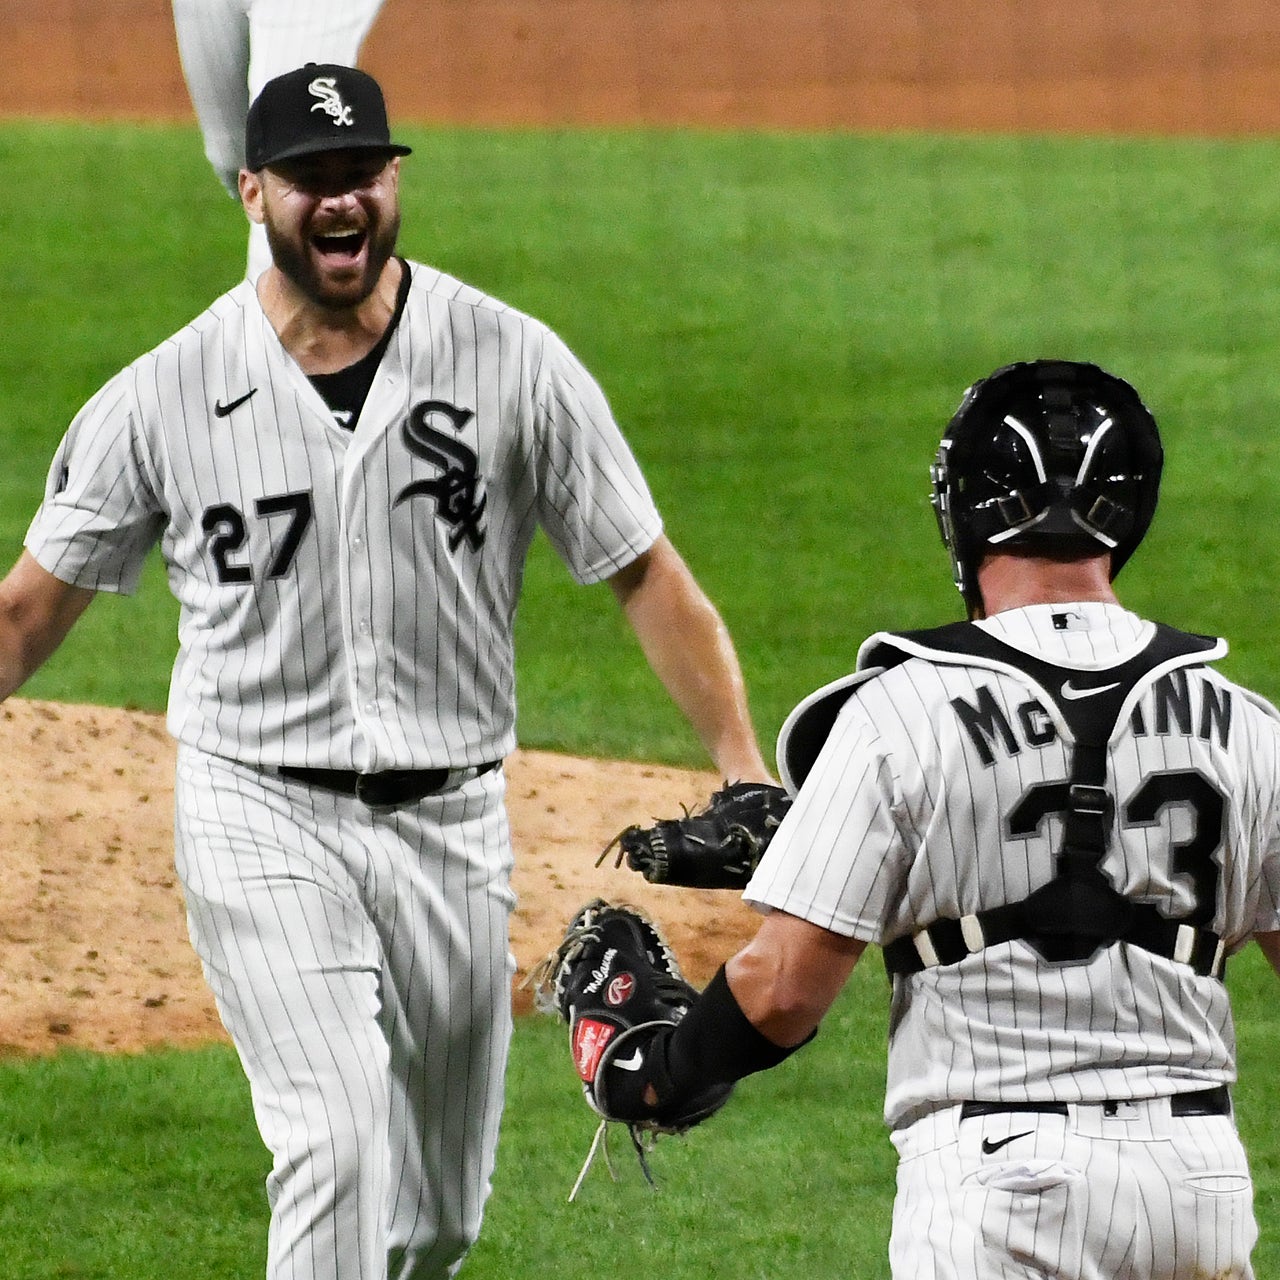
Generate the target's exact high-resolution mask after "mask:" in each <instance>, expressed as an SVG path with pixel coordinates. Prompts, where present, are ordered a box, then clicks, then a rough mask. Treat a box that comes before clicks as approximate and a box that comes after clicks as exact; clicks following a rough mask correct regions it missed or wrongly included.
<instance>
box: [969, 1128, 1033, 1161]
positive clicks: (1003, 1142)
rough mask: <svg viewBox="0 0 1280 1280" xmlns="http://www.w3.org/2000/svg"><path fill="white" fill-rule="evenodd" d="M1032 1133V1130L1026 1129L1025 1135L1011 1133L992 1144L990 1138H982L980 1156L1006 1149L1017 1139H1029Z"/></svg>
mask: <svg viewBox="0 0 1280 1280" xmlns="http://www.w3.org/2000/svg"><path fill="white" fill-rule="evenodd" d="M1034 1132H1035V1130H1034V1129H1028V1130H1027V1131H1026V1132H1025V1133H1011V1134H1010V1135H1009V1136H1008V1137H1007V1138H997V1139H996V1141H995V1142H992V1141H991V1139H990V1138H983V1140H982V1154H983V1155H984V1156H989V1155H990V1154H991V1153H992V1152H993V1151H999V1150H1000V1148H1001V1147H1007V1146H1008V1145H1009V1143H1011V1142H1017V1140H1018V1139H1019V1138H1029V1137H1030V1136H1031V1135H1032V1133H1034Z"/></svg>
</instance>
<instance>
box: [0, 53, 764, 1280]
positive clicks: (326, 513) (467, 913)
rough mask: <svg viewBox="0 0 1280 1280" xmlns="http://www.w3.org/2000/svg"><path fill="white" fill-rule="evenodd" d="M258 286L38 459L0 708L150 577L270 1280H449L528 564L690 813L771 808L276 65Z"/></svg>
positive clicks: (192, 909)
mask: <svg viewBox="0 0 1280 1280" xmlns="http://www.w3.org/2000/svg"><path fill="white" fill-rule="evenodd" d="M245 153H246V157H247V160H246V167H245V168H244V169H242V170H241V172H240V174H239V187H240V192H241V196H242V199H243V201H244V205H245V208H246V210H247V212H248V214H249V217H250V218H252V219H253V220H254V221H255V222H257V223H261V224H262V225H263V226H264V227H265V229H266V233H267V237H268V239H269V241H270V243H271V247H272V254H273V259H274V262H273V265H272V266H271V267H269V268H268V269H267V270H266V271H265V272H264V273H263V274H262V275H261V276H260V277H259V279H258V280H257V282H256V284H255V283H252V282H248V281H244V282H241V283H240V284H239V285H238V286H237V287H236V288H234V289H233V290H231V292H229V293H227V294H225V295H223V296H222V297H220V298H218V299H217V300H216V301H215V302H214V303H213V305H212V306H211V307H210V308H209V309H208V310H207V311H205V312H204V313H203V314H202V315H200V316H198V317H197V318H196V319H195V320H193V321H192V322H191V323H190V324H189V325H187V326H186V327H185V328H183V329H182V330H181V331H179V332H178V333H176V334H174V335H173V337H171V338H170V339H168V340H167V341H165V342H163V343H161V344H160V345H159V346H158V347H156V348H155V350H153V351H151V352H149V353H147V354H146V355H144V356H142V357H140V358H139V359H138V360H136V361H135V362H134V363H133V364H131V365H130V366H129V367H128V368H126V369H125V370H123V371H122V372H121V373H119V374H118V375H117V376H116V377H114V378H112V379H111V380H110V381H109V382H108V383H107V384H106V386H105V387H103V388H102V390H101V391H100V392H99V393H98V394H97V395H95V396H94V397H93V398H92V399H91V400H90V401H89V403H88V404H87V405H86V406H85V407H84V409H83V410H82V411H81V412H80V414H79V415H78V416H77V417H76V419H75V421H74V422H73V423H72V424H71V427H70V429H69V430H68V432H67V434H66V436H65V438H64V439H63V441H62V444H61V446H60V447H59V449H58V451H57V455H56V457H55V458H54V460H53V465H52V468H51V470H50V474H49V481H48V486H47V489H46V493H45V499H44V502H43V504H42V505H41V507H40V509H39V511H38V512H37V513H36V516H35V518H34V520H33V522H32V524H31V527H30V530H29V532H28V534H27V539H26V550H25V552H24V553H23V555H22V557H21V559H20V560H19V562H18V564H17V565H16V567H15V568H14V569H13V570H12V572H11V573H10V574H9V576H8V577H7V578H6V579H5V581H4V582H3V583H2V584H0V696H7V695H8V694H9V693H11V692H12V691H13V690H14V689H16V688H17V687H18V686H19V685H20V684H21V683H22V681H23V680H24V679H25V678H26V676H27V675H28V674H30V672H31V671H32V670H34V669H35V667H36V666H37V665H38V664H39V663H40V662H41V661H42V660H43V659H44V658H46V657H47V656H48V655H49V653H50V652H52V650H53V649H54V648H55V646H56V645H57V643H58V641H59V640H60V639H61V638H62V637H63V635H65V633H66V631H67V630H68V628H69V627H70V626H71V625H72V624H73V623H74V621H75V620H76V618H77V617H78V616H79V615H80V613H81V612H82V611H83V609H84V608H85V606H86V605H87V604H88V602H89V601H90V599H91V598H92V597H93V594H94V593H95V592H98V591H124V592H128V591H131V590H133V588H134V586H135V584H136V583H137V581H138V576H139V572H140V570H141V566H142V562H143V558H144V556H145V555H146V554H147V552H148V550H149V549H150V548H151V547H152V546H153V545H155V544H157V543H158V544H159V547H160V550H161V552H162V554H163V556H164V559H165V562H166V565H167V568H168V575H169V582H170V584H171V587H172V589H173V591H174V593H175V594H176V596H177V598H178V600H179V602H180V605H181V611H180V623H179V629H180V630H179V635H180V648H179V654H178V658H177V663H176V666H175V669H174V674H173V683H172V693H171V697H170V703H169V714H168V722H169V727H170V729H171V730H172V732H173V734H174V736H175V737H176V738H177V739H178V743H179V749H178V775H177V790H176V795H177V816H176V834H177V864H178V870H179V874H180V877H181V881H182V885H183V889H184V892H185V895H186V902H187V909H188V921H189V926H190V932H191V937H192V941H193V943H194V945H195V948H196V950H197V952H198V954H199V956H200V959H201V961H202V963H203V967H204V972H205V975H206V977H207V979H208V981H209V984H210V986H211V988H212V990H213V992H214V995H215V996H216V998H217V1002H218V1007H219V1009H220V1011H221V1014H222V1017H223V1019H224V1021H225V1023H226V1026H227V1029H228V1031H229V1032H230V1034H231V1036H232V1038H233V1039H234V1041H235V1044H236V1047H237V1049H238V1051H239V1054H240V1058H241V1060H242V1062H243V1064H244V1068H245V1071H246V1072H247V1075H248V1078H249V1083H250V1086H251V1089H252V1095H253V1105H254V1110H255V1114H256V1117H257V1121H258V1125H259V1127H260V1129H261V1132H262V1136H263V1138H264V1140H265V1142H266V1144H267V1146H268V1147H269V1148H270V1150H271V1152H272V1156H273V1161H274V1164H273V1168H272V1172H271V1175H270V1179H269V1183H268V1193H269V1200H270V1205H271V1225H270V1234H269V1239H268V1274H269V1277H270V1280H384V1277H389V1278H390V1280H438V1278H440V1277H445V1276H449V1275H453V1274H454V1273H455V1271H456V1270H457V1268H458V1266H459V1265H460V1261H461V1259H462V1257H463V1255H464V1253H465V1252H466V1249H467V1248H468V1246H469V1245H470V1244H471V1242H472V1241H473V1240H474V1239H475V1237H476V1234H477V1232H478V1230H479V1227H480V1218H481V1212H482V1209H483V1206H484V1203H485V1199H486V1197H487V1195H488V1193H489V1179H490V1174H491V1172H492V1169H493V1163H494V1153H495V1148H496V1144H497V1137H498V1120H499V1114H500V1112H501V1108H502V1098H503V1078H504V1072H505V1066H506V1058H507V1046H508V1042H509V1037H510V1032H511V1008H510V1005H511V991H510V984H511V979H512V975H513V973H514V968H515V962H514V960H513V958H512V956H511V953H510V948H509V944H508V916H509V914H510V912H511V909H512V906H513V895H512V891H511V884H510V872H511V864H512V849H511V838H510V832H509V830H508V825H507V818H506V811H505V807H504V802H503V799H504V785H505V784H504V778H503V770H502V760H503V757H504V756H506V755H507V754H508V753H509V752H510V751H511V750H512V749H513V747H514V746H515V741H516V740H515V724H514V721H515V693H514V659H513V652H512V648H513V641H512V626H513V619H514V614H515V608H516V602H517V598H518V596H519V592H520V583H521V577H522V572H523V566H524V560H525V556H526V553H527V552H528V550H529V546H530V543H531V541H532V539H533V536H534V532H535V530H536V529H537V528H539V527H541V528H542V529H543V530H544V531H545V534H546V536H547V538H548V540H549V541H550V543H551V545H552V546H553V547H554V548H555V549H556V551H557V552H558V553H559V554H560V556H561V557H562V558H563V560H564V562H565V564H566V565H567V566H568V568H569V570H570V572H571V573H572V575H573V576H574V577H575V578H576V579H577V580H578V581H579V582H582V583H591V582H602V581H603V582H608V583H609V585H610V587H611V588H612V591H613V593H614V595H615V596H616V598H617V600H618V602H619V603H620V605H621V606H622V608H623V610H624V611H625V613H626V616H627V618H628V620H629V622H630V623H631V625H632V627H633V629H634V630H635V631H636V633H637V635H638V637H639V639H640V642H641V645H642V647H643V649H644V651H645V653H646V654H647V656H648V657H649V659H650V661H651V662H652V663H653V665H654V666H655V669H656V670H657V671H658V672H659V673H660V676H661V679H662V681H663V683H664V684H665V685H666V687H667V689H668V690H669V691H670V693H671V695H672V697H673V699H674V701H675V702H676V704H677V706H678V707H679V708H680V710H681V711H682V712H683V713H684V714H685V715H686V716H687V717H688V718H689V720H690V722H691V723H692V725H693V726H694V728H695V730H696V731H697V733H698V735H699V736H700V738H701V739H702V740H703V741H704V742H705V743H706V744H707V748H708V751H709V753H710V754H711V756H712V759H713V760H714V761H715V763H716V765H717V767H718V768H720V769H721V770H722V771H723V772H724V774H725V776H726V777H730V778H743V779H747V780H750V779H765V780H767V779H768V778H769V773H768V770H767V768H766V766H765V763H764V761H763V760H762V758H761V756H760V751H759V748H758V746H757V744H756V740H755V735H754V732H753V730H752V728H751V724H750V718H749V715H748V712H747V705H746V699H745V695H744V690H743V682H742V676H741V672H740V670H739V667H738V664H737V660H736V658H735V656H734V652H733V648H732V645H731V643H730V642H729V640H728V636H727V633H726V631H725V628H724V625H723V623H722V621H721V620H720V617H719V614H718V613H717V612H716V610H715V609H714V607H713V606H712V605H711V603H710V601H708V600H707V598H706V596H705V595H704V594H703V593H702V591H701V589H700V588H699V587H698V586H697V584H696V582H695V581H694V579H693V577H692V575H691V574H690V572H689V570H688V568H687V567H686V566H685V564H684V561H683V560H682V559H681V557H680V556H679V555H678V553H677V552H676V551H675V549H674V547H673V546H672V545H671V543H670V542H669V541H668V540H667V539H666V537H665V536H664V534H663V531H662V521H661V519H660V517H659V514H658V511H657V509H656V507H655V505H654V503H653V500H652V498H651V496H650V494H649V491H648V489H647V488H646V485H645V482H644V480H643V478H642V476H641V474H640V471H639V468H638V467H637V465H636V462H635V459H634V457H633V456H632V454H631V452H630V450H629V449H628V447H627V445H626V443H625V441H624V439H623V437H622V435H621V433H620V431H619V429H618V427H617V424H616V423H615V421H614V419H613V416H612V414H611V413H610V410H609V406H608V404H607V402H606V400H605V397H604V395H603V393H602V391H601V390H600V387H599V386H598V385H597V383H596V382H595V381H594V380H593V378H592V377H591V376H590V375H589V374H588V373H587V371H586V370H585V369H584V368H583V366H582V364H581V363H580V362H579V361H578V360H577V359H576V358H575V357H574V356H573V355H572V354H571V352H570V351H569V350H568V348H567V347H566V346H565V344H564V343H563V342H562V341H561V340H560V339H559V338H557V337H556V335H555V334H553V333H552V332H550V331H549V330H548V329H547V328H546V327H545V326H544V325H542V324H540V323H539V322H537V321H536V320H533V319H531V318H530V317H528V316H526V315H522V314H521V313H520V312H518V311H515V310H513V309H512V308H511V307H508V306H506V305H504V304H503V303H501V302H499V301H497V300H496V299H494V298H491V297H488V296H486V295H485V294H483V293H481V292H479V291H478V290H476V289H473V288H471V287H469V286H467V285H465V284H463V283H462V282H461V281H458V280H455V279H452V278H451V277H449V276H447V275H444V274H443V273H441V272H439V271H436V270H433V269H432V268H430V267H427V266H424V265H422V264H420V263H416V262H409V261H406V260H404V259H402V258H400V257H397V256H396V252H395V248H396V235H397V230H398V227H399V200H398V190H399V181H400V166H401V161H402V158H403V157H405V156H406V155H408V153H409V148H408V147H405V146H403V145H401V144H398V143H394V142H392V140H391V137H390V133H389V127H388V123H387V116H386V107H385V103H384V101H383V96H382V92H381V90H380V89H379V87H378V85H377V83H376V82H375V81H374V80H373V79H372V78H371V77H369V76H368V75H366V74H365V73H364V72H361V71H357V70H354V69H352V68H349V67H345V66H339V65H336V64H331V65H323V64H321V65H316V64H311V65H309V66H307V67H304V68H301V69H299V70H297V71H294V72H289V73H287V74H285V75H283V76H280V77H277V78H276V79H274V80H272V81H270V82H269V83H268V84H267V86H266V88H265V89H263V91H262V93H261V94H260V95H259V97H258V98H257V100H256V101H255V103H254V105H253V107H252V108H251V110H250V112H249V117H248V124H247V128H246V139H245Z"/></svg>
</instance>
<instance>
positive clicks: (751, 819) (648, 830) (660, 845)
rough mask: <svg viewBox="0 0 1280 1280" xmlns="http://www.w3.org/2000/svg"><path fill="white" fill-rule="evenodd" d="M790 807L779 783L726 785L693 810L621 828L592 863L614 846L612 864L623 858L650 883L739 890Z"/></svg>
mask: <svg viewBox="0 0 1280 1280" xmlns="http://www.w3.org/2000/svg"><path fill="white" fill-rule="evenodd" d="M790 807H791V797H790V796H789V795H788V794H787V792H786V791H785V790H784V789H783V788H782V787H778V786H773V785H772V784H769V783H764V782H731V783H726V784H725V786H724V787H722V788H721V789H720V790H719V791H717V792H715V793H714V794H713V795H712V797H711V799H710V800H709V801H708V802H707V805H706V807H705V808H703V809H700V810H699V811H698V812H696V813H690V812H687V811H686V813H685V814H684V816H683V817H681V818H668V819H663V820H661V821H658V822H655V823H654V824H653V825H652V826H649V827H642V826H638V825H633V826H630V827H627V828H626V829H625V830H624V831H621V832H619V834H618V835H617V836H615V837H614V839H613V840H612V841H611V842H610V844H609V845H608V847H607V848H606V849H605V850H604V852H603V853H602V854H601V855H600V857H599V858H598V859H597V862H596V865H597V866H599V865H600V863H601V862H603V861H604V860H605V858H606V857H608V855H609V854H610V853H611V852H612V851H613V850H614V849H615V848H616V849H617V851H618V852H617V859H616V865H618V866H621V865H622V862H623V859H624V858H625V859H626V863H627V866H629V867H630V868H631V870H632V871H638V872H639V873H640V874H641V875H642V876H644V878H645V879H646V880H648V881H649V882H650V883H651V884H671V885H681V886H684V887H686V888H690V889H741V888H743V887H744V886H745V885H746V883H747V881H748V880H750V879H751V874H752V872H753V871H755V869H756V864H757V863H758V862H759V861H760V858H761V856H762V855H763V854H764V851H765V849H766V848H768V845H769V841H770V840H772V839H773V833H774V832H775V831H776V830H777V829H778V827H779V825H780V824H781V822H782V819H783V817H785V815H786V812H787V810H788V809H789V808H790Z"/></svg>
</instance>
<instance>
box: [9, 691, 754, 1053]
mask: <svg viewBox="0 0 1280 1280" xmlns="http://www.w3.org/2000/svg"><path fill="white" fill-rule="evenodd" d="M173 756H174V747H173V743H172V741H171V739H170V738H169V736H168V734H167V733H166V731H165V728H164V723H163V719H162V717H160V716H157V715H144V714H137V713H131V712H125V711H117V710H112V709H109V708H103V707H80V706H68V705H64V704H61V703H52V702H34V701H23V700H21V699H12V700H10V701H9V702H7V703H5V704H4V705H3V706H2V707H0V759H3V760H4V761H5V764H6V776H5V779H4V783H3V789H2V790H0V796H2V798H3V806H2V808H0V813H2V814H3V817H0V863H2V865H3V867H4V874H3V875H0V1009H2V1010H3V1013H2V1014H0V1052H8V1053H30V1052H36V1053H42V1052H48V1051H51V1050H53V1049H56V1048H58V1047H59V1046H68V1045H73V1046H76V1047H78V1048H87V1049H96V1050H113V1051H119V1052H133V1051H137V1050H141V1049H144V1048H147V1047H149V1046H154V1045H161V1044H173V1045H183V1044H193V1043H199V1042H201V1041H208V1040H215V1039H223V1038H225V1037H224V1033H223V1031H222V1027H221V1024H220V1023H219V1020H218V1015H217V1011H216V1010H215V1009H214V1007H213V1002H212V1000H211V998H210V996H209V994H208V991H207V989H206V987H205V985H204V979H203V977H202V976H201V973H200V967H199V964H198V963H197V961H196V959H195V956H194V954H193V953H192V950H191V944H190V943H189V942H188V940H187V935H186V924H185V920H184V916H183V907H182V897H181V891H180V889H179V887H178V884H177V880H176V877H175V875H174V871H173ZM507 779H508V797H509V808H510V812H511V822H512V828H513V831H514V835H515V846H516V871H515V889H516V892H517V894H518V895H519V904H518V906H517V909H516V912H515V915H514V917H513V920H512V950H513V951H514V953H515V956H516V961H517V964H518V965H519V971H518V973H517V975H516V981H517V983H518V982H519V980H520V979H521V978H522V977H523V976H524V975H525V974H526V973H527V972H528V970H529V968H530V967H531V966H532V965H533V964H536V963H537V961H538V960H539V959H540V958H541V957H542V956H543V955H544V954H545V953H546V952H547V951H548V950H549V949H550V948H551V947H552V946H553V945H554V944H555V943H556V941H557V940H558V939H559V937H560V932H561V930H562V929H563V927H564V924H565V922H566V921H567V920H568V919H569V918H570V916H572V914H573V913H574V911H575V910H577V908H578V907H579V906H580V905H581V904H582V903H583V902H584V901H586V899H588V898H590V897H593V896H596V895H600V896H603V897H607V898H625V899H628V900H630V901H633V902H637V903H639V904H641V905H642V906H645V907H646V908H648V909H649V910H650V911H652V912H653V914H654V915H655V916H656V917H657V918H658V919H659V920H660V921H661V922H662V924H663V926H664V928H665V929H666V931H667V934H668V937H669V938H670V940H671V943H672V945H673V946H674V947H675V949H676V951H677V953H678V954H679V956H680V959H681V962H682V963H683V965H684V966H685V969H686V972H687V973H688V976H689V978H690V980H691V981H693V982H695V983H697V984H698V985H701V984H702V983H704V982H706V980H707V979H708V978H710V976H711V975H712V973H713V972H714V970H715V967H716V965H717V964H719V962H720V961H721V960H722V959H724V958H725V957H726V956H727V955H728V954H730V953H731V952H732V951H733V950H735V949H736V948H737V946H738V945H740V943H741V942H742V941H743V940H745V938H747V937H749V936H750V934H751V933H752V932H753V931H754V928H755V921H756V916H755V914H754V913H753V912H752V911H750V910H749V909H748V908H747V907H745V906H743V904H742V902H741V900H740V899H739V897H738V895H737V894H736V893H724V892H714V893H713V892H698V891H693V890H687V889H671V888H660V887H655V886H652V885H649V884H646V883H645V881H644V880H643V879H641V878H640V877H639V876H637V875H636V874H635V873H634V872H631V871H628V870H627V869H626V868H625V867H624V868H622V869H620V870H619V869H616V868H615V867H614V866H613V859H612V858H610V859H609V860H608V861H607V862H606V864H605V865H604V866H601V867H599V868H597V867H596V866H595V859H596V857H597V855H598V854H599V852H600V851H601V850H602V849H603V848H604V846H605V845H606V844H607V843H608V842H609V840H610V838H611V837H612V836H613V835H614V834H615V833H616V832H617V831H619V830H620V829H621V828H622V827H624V826H626V825H627V823H629V822H635V821H644V820H647V819H648V818H650V817H653V816H655V815H660V814H662V815H665V814H669V813H672V812H677V811H678V808H679V805H680V804H682V803H684V804H689V805H692V804H696V803H698V802H700V801H701V800H703V799H704V798H705V797H706V796H707V795H708V794H709V793H710V791H711V790H712V789H713V788H714V787H715V786H716V785H717V783H718V781H719V779H718V778H717V777H716V776H715V775H714V774H711V773H700V772H695V771H689V770H678V769H667V768H660V767H656V766H638V765H629V764H620V763H615V762H611V761H599V760H583V759H578V758H576V757H572V756H562V755H554V754H551V753H547V752H537V751H518V752H516V753H515V755H513V756H511V757H510V758H509V759H508V761H507ZM516 1003H517V1008H518V1009H520V1011H522V1012H525V1011H527V1010H528V1008H529V998H528V995H527V993H526V992H523V991H519V990H517V991H516Z"/></svg>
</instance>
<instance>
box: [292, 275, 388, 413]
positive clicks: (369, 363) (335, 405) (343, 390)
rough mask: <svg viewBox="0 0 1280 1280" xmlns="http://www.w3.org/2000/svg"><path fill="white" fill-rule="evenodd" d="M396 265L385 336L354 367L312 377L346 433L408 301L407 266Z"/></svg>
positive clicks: (366, 395) (313, 384) (312, 380)
mask: <svg viewBox="0 0 1280 1280" xmlns="http://www.w3.org/2000/svg"><path fill="white" fill-rule="evenodd" d="M396 261H397V262H399V263H400V285H399V288H398V289H397V290H396V309H395V312H394V313H393V315H392V317H391V322H390V323H389V324H388V325H387V329H386V332H385V333H384V334H383V335H382V337H381V338H379V339H378V341H377V342H376V343H374V346H373V350H372V351H370V352H369V354H368V355H367V356H361V358H360V359H359V360H357V361H356V362H355V364H349V365H347V367H346V368H345V369H339V370H338V371H337V373H313V374H312V375H311V379H310V380H311V385H312V386H313V387H315V389H316V390H317V391H318V392H319V393H320V396H321V399H323V400H324V402H325V404H327V405H328V406H329V408H330V410H332V412H333V420H334V421H335V422H336V423H337V424H338V425H339V426H340V427H345V428H346V429H347V430H348V431H354V430H355V427H356V423H357V422H358V421H359V420H360V410H361V409H363V408H364V402H365V400H366V399H367V398H368V395H369V388H370V387H372V386H373V379H374V378H375V376H376V375H377V372H378V366H379V365H380V364H381V363H382V357H383V355H384V354H385V352H386V350H387V347H389V346H390V345H391V335H392V334H393V333H395V331H396V325H398V324H399V323H400V317H401V316H402V315H403V314H404V307H405V303H406V302H407V301H408V300H409V264H408V263H407V262H405V260H404V259H403V258H397V259H396Z"/></svg>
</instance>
